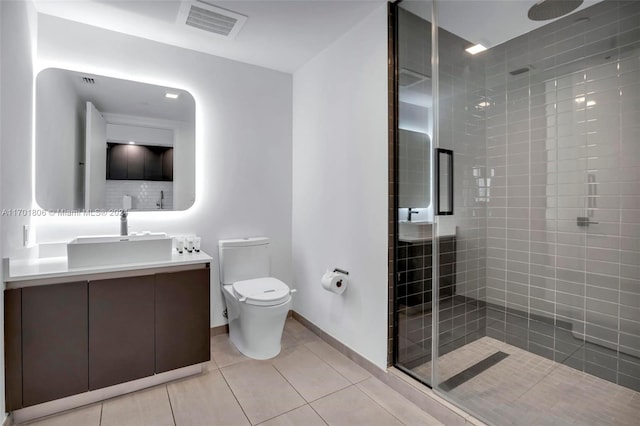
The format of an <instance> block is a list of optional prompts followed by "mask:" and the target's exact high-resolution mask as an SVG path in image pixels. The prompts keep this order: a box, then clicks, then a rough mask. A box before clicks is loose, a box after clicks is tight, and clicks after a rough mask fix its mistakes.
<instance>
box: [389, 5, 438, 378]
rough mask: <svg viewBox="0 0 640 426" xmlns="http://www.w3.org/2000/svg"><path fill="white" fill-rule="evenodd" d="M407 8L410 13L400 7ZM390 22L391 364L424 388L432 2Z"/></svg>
mask: <svg viewBox="0 0 640 426" xmlns="http://www.w3.org/2000/svg"><path fill="white" fill-rule="evenodd" d="M406 5H408V6H409V9H410V10H408V9H407V8H405V6H406ZM392 10H393V12H392V13H393V17H394V18H395V30H396V31H395V53H396V54H395V56H396V76H397V78H396V84H397V86H396V94H397V98H396V104H397V108H396V110H397V118H396V121H397V129H396V130H397V132H396V141H397V147H396V150H395V152H396V156H397V178H396V181H397V197H396V199H397V207H398V219H399V220H398V222H399V223H398V232H397V233H396V240H395V243H396V245H395V249H396V251H395V259H396V282H395V288H394V294H395V301H394V355H393V356H394V365H396V366H397V367H398V368H400V369H402V370H403V371H405V372H407V373H409V374H411V375H412V376H413V377H415V378H417V379H419V380H420V381H422V382H423V383H427V384H430V383H431V372H430V369H429V368H425V367H424V366H425V365H427V364H428V363H429V362H430V361H431V346H432V339H431V328H432V327H431V325H432V306H433V297H432V241H433V238H432V232H433V204H434V203H433V200H434V197H433V196H432V192H433V184H432V170H433V167H431V163H432V161H433V154H432V153H433V146H432V140H433V123H434V120H433V97H432V85H433V79H432V77H433V75H432V67H431V24H430V23H429V21H428V20H425V19H422V18H421V17H420V16H431V14H432V11H431V2H430V1H421V2H401V3H399V4H394V5H392Z"/></svg>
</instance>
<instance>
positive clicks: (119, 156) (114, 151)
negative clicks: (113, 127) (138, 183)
mask: <svg viewBox="0 0 640 426" xmlns="http://www.w3.org/2000/svg"><path fill="white" fill-rule="evenodd" d="M108 146H109V151H108V153H107V176H108V179H126V178H127V145H122V144H109V145H108Z"/></svg>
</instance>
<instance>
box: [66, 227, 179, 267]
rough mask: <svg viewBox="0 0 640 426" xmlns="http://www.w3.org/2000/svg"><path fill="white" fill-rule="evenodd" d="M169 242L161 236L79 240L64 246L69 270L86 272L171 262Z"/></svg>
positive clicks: (165, 236)
mask: <svg viewBox="0 0 640 426" xmlns="http://www.w3.org/2000/svg"><path fill="white" fill-rule="evenodd" d="M171 246H172V241H171V238H170V237H168V236H167V234H164V233H158V234H146V235H128V236H119V235H101V236H88V237H78V238H75V239H73V240H72V241H71V242H70V243H68V244H67V264H68V266H69V268H89V267H92V266H111V265H122V264H127V263H145V262H159V261H163V260H170V259H171Z"/></svg>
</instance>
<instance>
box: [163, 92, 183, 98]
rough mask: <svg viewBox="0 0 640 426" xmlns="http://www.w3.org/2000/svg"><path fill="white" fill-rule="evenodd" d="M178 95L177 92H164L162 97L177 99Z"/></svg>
mask: <svg viewBox="0 0 640 426" xmlns="http://www.w3.org/2000/svg"><path fill="white" fill-rule="evenodd" d="M178 96H180V95H179V94H177V93H170V92H167V93H165V94H164V97H165V98H167V99H178Z"/></svg>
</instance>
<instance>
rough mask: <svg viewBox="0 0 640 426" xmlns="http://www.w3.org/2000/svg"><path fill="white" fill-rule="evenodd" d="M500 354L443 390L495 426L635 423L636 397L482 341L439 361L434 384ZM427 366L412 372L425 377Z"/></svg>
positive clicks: (639, 413) (639, 412)
mask: <svg viewBox="0 0 640 426" xmlns="http://www.w3.org/2000/svg"><path fill="white" fill-rule="evenodd" d="M498 351H502V352H505V353H507V354H508V355H509V356H508V357H506V358H505V359H503V360H501V361H499V362H498V363H497V364H495V365H493V366H491V367H489V368H488V369H486V370H484V371H483V372H481V373H480V374H478V375H477V376H475V377H473V378H471V379H469V380H467V381H465V382H464V383H462V384H460V385H459V386H457V387H455V388H453V389H452V390H450V391H449V392H448V395H449V397H450V398H452V399H453V400H455V401H458V402H460V403H462V404H463V405H464V406H466V407H468V408H469V409H470V410H472V412H473V413H474V414H477V415H479V416H481V417H484V418H485V419H487V420H488V421H490V422H491V423H494V424H497V425H598V426H601V425H634V426H635V425H638V424H640V393H639V392H636V391H633V390H631V389H629V388H626V387H623V386H620V385H616V384H614V383H611V382H608V381H606V380H603V379H600V378H598V377H595V376H592V375H590V374H587V373H584V372H581V371H578V370H575V369H573V368H570V367H568V366H566V365H563V364H559V363H557V362H554V361H551V360H548V359H546V358H543V357H541V356H539V355H535V354H532V353H530V352H527V351H525V350H522V349H519V348H517V347H515V346H512V345H509V344H507V343H503V342H500V341H498V340H496V339H492V338H490V337H483V338H481V339H479V340H476V341H475V342H473V343H470V344H468V345H465V346H463V347H461V348H459V349H456V350H454V351H452V352H449V353H447V354H445V355H443V356H442V357H440V360H439V363H438V369H439V375H440V382H444V381H445V380H447V379H449V378H451V377H453V376H454V375H456V374H458V373H460V372H462V371H463V370H465V369H467V368H469V367H471V366H473V365H475V364H477V363H478V362H479V361H481V360H483V359H485V358H487V357H488V356H490V355H492V354H494V353H496V352H498ZM430 369H431V363H430V362H428V363H425V364H422V365H421V366H418V367H416V368H414V369H413V371H414V372H415V373H416V374H418V375H419V376H428V375H429V374H430Z"/></svg>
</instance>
